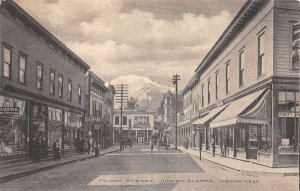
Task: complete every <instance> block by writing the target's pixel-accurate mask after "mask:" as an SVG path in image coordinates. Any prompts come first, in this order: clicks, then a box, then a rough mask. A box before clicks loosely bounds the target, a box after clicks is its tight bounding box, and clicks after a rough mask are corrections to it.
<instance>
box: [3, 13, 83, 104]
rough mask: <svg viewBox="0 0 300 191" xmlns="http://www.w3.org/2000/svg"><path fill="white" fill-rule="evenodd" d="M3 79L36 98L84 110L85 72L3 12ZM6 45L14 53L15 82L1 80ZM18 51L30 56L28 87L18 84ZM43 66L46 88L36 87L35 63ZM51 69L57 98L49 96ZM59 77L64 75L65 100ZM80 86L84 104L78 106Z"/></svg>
mask: <svg viewBox="0 0 300 191" xmlns="http://www.w3.org/2000/svg"><path fill="white" fill-rule="evenodd" d="M0 31H1V32H0V43H1V45H0V47H1V51H0V52H1V55H0V56H1V57H0V58H1V62H0V73H1V74H0V77H1V79H2V80H3V82H4V83H6V84H8V85H11V86H14V87H16V88H19V89H20V90H25V91H29V92H31V93H33V94H35V95H36V97H37V98H38V96H39V95H42V96H45V97H47V98H49V99H53V100H56V101H59V102H62V103H65V104H68V105H70V106H74V107H77V108H80V109H84V105H85V96H84V87H85V84H84V82H85V73H84V71H83V70H82V69H80V68H79V67H77V66H75V65H74V64H73V63H71V61H70V60H68V59H67V58H66V57H65V56H63V55H62V54H61V53H59V52H58V51H56V50H55V48H54V47H51V46H49V45H47V43H46V42H45V41H44V40H43V39H42V38H38V37H37V36H36V35H35V34H34V32H33V31H32V30H31V29H30V28H29V29H27V28H25V27H24V24H23V23H22V22H20V21H19V20H17V19H13V18H11V17H10V16H8V15H7V13H6V12H5V11H2V12H1V13H0ZM3 43H6V44H7V45H9V46H12V47H13V50H12V73H11V76H12V79H11V80H7V79H3V78H2V68H3V66H2V44H3ZM19 51H20V52H22V53H24V54H25V55H27V56H28V59H27V65H26V69H27V70H26V85H23V84H20V83H19V82H18V54H19ZM37 62H40V63H42V64H43V89H42V90H38V89H37V88H36V63H37ZM50 69H52V70H54V71H55V95H51V94H50V89H49V88H50V85H49V84H50V83H49V76H50ZM58 74H61V75H63V98H59V97H58ZM69 79H70V80H72V87H73V90H72V102H70V101H68V100H67V91H68V88H67V87H68V80H69ZM78 85H80V86H81V89H82V96H81V99H82V101H81V104H79V103H78Z"/></svg>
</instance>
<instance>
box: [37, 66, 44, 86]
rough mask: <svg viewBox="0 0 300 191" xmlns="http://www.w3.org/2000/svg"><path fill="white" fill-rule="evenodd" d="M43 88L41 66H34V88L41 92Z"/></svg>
mask: <svg viewBox="0 0 300 191" xmlns="http://www.w3.org/2000/svg"><path fill="white" fill-rule="evenodd" d="M42 87H43V66H42V64H40V63H38V64H37V65H36V88H37V89H39V90H41V89H42Z"/></svg>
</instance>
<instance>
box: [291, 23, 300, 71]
mask: <svg viewBox="0 0 300 191" xmlns="http://www.w3.org/2000/svg"><path fill="white" fill-rule="evenodd" d="M299 66H300V22H296V23H292V69H293V70H299Z"/></svg>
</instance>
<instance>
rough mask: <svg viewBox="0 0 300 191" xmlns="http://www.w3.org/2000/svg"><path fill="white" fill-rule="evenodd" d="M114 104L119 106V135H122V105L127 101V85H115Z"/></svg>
mask: <svg viewBox="0 0 300 191" xmlns="http://www.w3.org/2000/svg"><path fill="white" fill-rule="evenodd" d="M115 99H116V102H118V103H120V104H121V107H120V111H121V120H120V121H121V125H120V133H119V134H120V135H122V129H123V103H124V102H127V101H128V85H127V84H119V85H116V96H115Z"/></svg>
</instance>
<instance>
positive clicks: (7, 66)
mask: <svg viewBox="0 0 300 191" xmlns="http://www.w3.org/2000/svg"><path fill="white" fill-rule="evenodd" d="M11 52H12V51H11V49H10V48H8V47H6V46H3V76H4V77H7V78H10V77H11Z"/></svg>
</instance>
